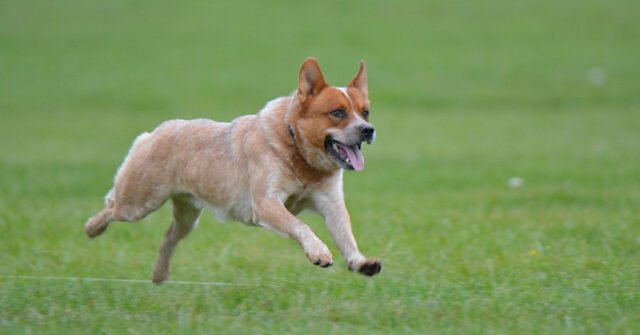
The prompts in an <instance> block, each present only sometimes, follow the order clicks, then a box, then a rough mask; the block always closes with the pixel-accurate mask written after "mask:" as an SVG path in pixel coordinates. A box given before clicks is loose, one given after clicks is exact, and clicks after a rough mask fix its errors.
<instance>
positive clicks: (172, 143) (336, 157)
mask: <svg viewBox="0 0 640 335" xmlns="http://www.w3.org/2000/svg"><path fill="white" fill-rule="evenodd" d="M374 138H375V130H374V128H373V126H372V125H371V124H370V123H369V98H368V87H367V73H366V70H365V64H364V62H363V61H360V69H359V71H358V73H357V74H356V76H355V77H354V78H353V80H351V82H350V83H349V85H347V86H346V87H333V86H330V85H329V84H328V83H327V82H326V81H325V79H324V76H323V74H322V72H321V70H320V67H319V65H318V62H317V61H316V60H315V59H314V58H308V59H307V60H305V61H304V63H303V64H302V66H301V68H300V71H299V74H298V88H297V90H295V91H294V92H293V94H292V95H291V96H287V97H280V98H277V99H275V100H272V101H270V102H268V103H267V104H266V105H265V107H264V108H263V109H262V110H260V112H259V113H258V114H255V115H246V116H241V117H238V118H236V119H234V120H233V121H231V122H230V123H221V122H215V121H212V120H208V119H197V120H190V121H185V120H171V121H166V122H164V123H162V124H161V125H159V126H158V127H157V128H156V129H155V130H153V132H151V133H142V134H141V135H139V136H138V137H137V138H136V139H135V141H134V142H133V144H132V146H131V149H130V150H129V154H128V155H127V156H126V158H125V159H124V162H123V163H122V165H121V166H120V168H119V169H118V171H117V173H116V175H115V177H114V186H113V188H112V189H111V191H109V193H108V194H107V195H106V197H105V203H106V206H105V208H104V209H103V210H102V211H100V212H99V213H98V214H96V215H95V216H94V217H92V218H90V219H89V220H88V221H87V222H86V224H85V233H86V234H87V235H88V236H89V237H96V236H98V235H100V234H102V233H103V232H104V231H105V230H106V229H107V226H108V225H109V223H110V222H112V221H126V222H136V221H138V220H141V219H142V218H144V217H145V216H147V215H148V214H149V213H151V212H153V211H155V210H156V209H158V208H160V207H161V206H162V205H163V204H164V203H165V202H166V201H167V200H169V199H170V200H171V202H172V203H173V220H172V222H171V226H170V227H169V229H168V230H167V232H166V234H165V236H164V241H163V242H162V245H161V246H160V248H159V251H158V258H157V261H156V264H155V266H154V269H153V275H152V281H153V283H156V284H161V283H162V282H163V281H165V280H166V279H167V278H169V275H170V272H171V265H170V260H171V255H172V254H173V251H174V249H175V247H176V246H177V244H178V242H179V241H180V240H181V239H182V238H184V237H185V236H187V235H188V234H189V233H190V232H191V231H192V230H193V229H194V228H195V227H196V225H197V222H198V218H199V217H200V214H201V213H202V211H203V209H205V208H206V209H209V210H211V211H212V212H213V213H214V214H215V215H216V217H217V219H218V220H219V221H228V220H233V221H240V222H242V223H245V224H248V225H258V226H262V227H264V228H267V229H269V230H272V231H274V232H276V233H278V234H280V235H282V236H284V237H288V238H291V239H293V240H294V241H296V242H297V243H298V244H299V245H300V247H302V249H303V250H304V253H305V255H306V256H307V258H308V259H309V261H311V263H313V264H315V265H318V266H320V267H328V266H331V265H333V256H332V254H331V252H330V251H329V249H328V248H327V246H326V245H325V244H324V243H323V242H322V241H321V240H320V239H319V238H318V237H317V236H316V235H315V234H314V233H313V232H312V231H311V229H310V228H309V226H307V225H306V224H305V223H304V222H302V221H300V220H299V219H298V218H297V217H296V215H297V214H298V213H299V212H300V211H302V210H304V209H309V210H312V211H315V212H317V213H319V214H320V215H321V216H322V217H323V218H324V220H325V223H326V226H327V229H328V231H329V234H330V235H331V239H332V240H333V242H334V244H335V245H336V246H337V248H338V250H339V251H340V253H341V254H342V256H343V257H344V259H345V261H346V263H347V266H348V268H349V269H350V270H351V271H357V272H359V273H361V274H364V275H367V276H373V275H375V274H377V273H379V272H380V270H381V269H382V263H381V262H380V260H378V259H376V258H366V257H365V256H363V255H362V254H361V253H360V251H359V250H358V246H357V244H356V240H355V238H354V236H353V233H352V231H351V221H350V218H349V213H348V212H347V208H346V206H345V203H344V194H343V183H342V176H343V170H357V171H360V170H362V169H363V168H364V158H363V156H362V153H361V145H362V143H363V142H367V143H368V144H371V142H372V141H373V140H374Z"/></svg>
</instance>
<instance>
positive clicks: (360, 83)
mask: <svg viewBox="0 0 640 335" xmlns="http://www.w3.org/2000/svg"><path fill="white" fill-rule="evenodd" d="M349 87H355V88H357V89H358V90H359V91H360V93H362V96H364V98H365V99H369V97H368V96H369V88H368V87H367V70H366V69H365V68H364V61H363V60H361V61H360V70H359V71H358V74H356V76H355V77H353V79H352V80H351V82H350V83H349Z"/></svg>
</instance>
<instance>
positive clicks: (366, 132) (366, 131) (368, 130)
mask: <svg viewBox="0 0 640 335" xmlns="http://www.w3.org/2000/svg"><path fill="white" fill-rule="evenodd" d="M360 132H361V133H362V136H364V138H365V139H370V138H372V137H373V133H374V132H375V130H374V129H373V127H371V126H369V125H366V126H362V127H360Z"/></svg>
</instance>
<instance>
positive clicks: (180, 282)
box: [0, 275, 242, 286]
mask: <svg viewBox="0 0 640 335" xmlns="http://www.w3.org/2000/svg"><path fill="white" fill-rule="evenodd" d="M0 278H8V279H23V280H59V281H97V282H111V283H144V284H150V283H151V280H150V279H121V278H91V277H58V276H42V277H38V276H10V275H0ZM163 284H175V285H199V286H240V285H242V284H232V283H224V282H209V281H180V280H168V281H166V282H164V283H163Z"/></svg>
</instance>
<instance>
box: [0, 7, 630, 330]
mask: <svg viewBox="0 0 640 335" xmlns="http://www.w3.org/2000/svg"><path fill="white" fill-rule="evenodd" d="M639 11H640V6H639V3H638V2H637V1H623V0H619V1H618V0H616V1H604V0H603V1H536V2H513V1H501V0H491V1H485V2H482V3H468V2H463V1H430V2H426V1H398V2H394V3H393V4H392V3H388V2H384V1H353V2H338V1H328V2H317V3H315V2H293V1H278V2H273V3H268V2H259V3H249V2H247V1H235V2H230V1H224V2H215V3H213V2H212V3H210V2H202V1H189V2H185V3H177V2H176V3H172V2H151V1H147V2H134V3H132V2H128V1H111V2H104V1H56V2H48V1H30V2H21V1H13V0H7V1H3V2H2V3H0V189H1V190H2V192H1V194H2V195H0V264H2V265H3V266H2V270H0V283H1V285H0V333H7V334H8V333H12V334H14V333H64V334H73V333H87V332H97V333H113V334H123V333H132V334H136V333H282V332H284V333H322V334H325V333H336V334H344V333H349V334H350V333H366V334H376V333H380V334H388V333H445V334H446V333H455V334H460V333H463V334H468V333H471V334H473V333H553V334H556V333H610V334H626V333H629V334H631V333H635V332H636V331H637V330H636V328H635V327H636V326H634V325H637V324H638V323H640V317H639V315H640V294H639V292H640V287H639V284H638V283H639V282H640V215H639V214H640V213H639V209H640V131H638V130H639V129H640V95H638V92H639V91H640V68H639V67H638V66H637V60H638V59H640V44H638V43H637V41H638V40H639V38H640V25H638V20H637V18H638V15H637V13H638V12H639ZM310 55H313V56H315V57H316V58H318V60H319V61H320V65H321V67H322V68H323V70H324V72H325V76H326V77H327V79H328V80H329V82H330V83H333V84H337V85H338V84H344V83H346V82H348V80H349V79H350V78H351V76H353V75H354V74H355V72H356V70H357V62H358V60H359V59H361V58H362V59H365V61H366V62H367V65H368V71H369V86H370V90H371V92H370V93H371V94H370V95H371V99H372V121H373V123H374V125H375V126H376V130H377V132H378V139H377V140H376V143H374V145H372V146H371V147H366V148H365V149H364V154H365V157H366V159H367V165H366V168H365V170H364V171H363V172H361V173H346V174H345V192H346V199H347V205H348V207H349V209H350V213H351V216H352V219H353V222H354V231H355V235H356V238H357V240H358V242H359V245H360V248H361V249H362V251H363V252H364V253H365V254H367V255H370V256H376V257H380V258H382V260H383V263H384V269H383V271H382V273H381V274H380V275H379V276H376V277H374V278H365V277H362V276H358V275H356V274H353V273H350V272H349V271H348V270H347V269H346V265H345V264H344V261H343V260H341V259H339V258H337V259H336V264H335V265H334V266H333V267H332V268H329V269H320V268H317V267H314V266H312V265H310V264H309V263H308V261H307V260H306V259H305V257H304V254H303V253H302V252H301V250H299V248H298V247H297V245H296V244H295V243H294V242H292V241H289V240H286V239H282V238H280V237H278V236H276V235H275V234H272V233H270V232H268V231H266V230H263V229H259V228H247V227H245V226H243V225H240V224H234V223H229V224H217V223H215V220H214V219H213V216H212V215H210V214H208V213H207V214H205V215H204V217H203V218H202V220H201V222H200V225H199V227H198V229H197V230H196V231H195V232H194V233H193V234H192V235H190V236H189V237H188V238H187V239H186V240H184V242H183V243H182V244H181V245H180V247H179V248H178V250H177V252H176V255H175V257H174V272H173V275H172V279H173V280H182V281H215V282H230V283H234V285H232V286H185V285H175V284H173V285H172V284H167V285H164V286H161V287H156V286H154V285H152V284H151V283H150V281H149V283H121V282H92V281H60V280H44V279H19V278H16V277H15V276H35V277H45V276H73V277H87V278H88V277H98V278H129V279H147V278H149V277H150V272H151V266H152V263H153V261H154V259H155V253H156V248H157V247H158V245H159V243H160V242H161V237H162V234H163V232H164V230H165V229H166V227H167V226H168V224H169V217H170V212H169V211H170V209H169V208H168V206H167V207H165V208H163V209H161V210H160V211H158V212H157V213H154V214H153V215H151V216H150V217H148V218H147V219H145V220H144V221H142V222H140V223H137V224H124V223H123V224H118V223H116V224H114V225H113V226H112V227H111V228H110V229H109V231H108V232H107V233H106V234H105V235H104V236H101V237H100V238H98V239H95V240H89V239H87V238H86V237H85V236H84V233H83V229H82V226H83V223H84V221H85V220H86V219H87V218H88V217H89V216H91V215H93V214H94V213H95V212H97V211H98V210H99V209H100V208H101V206H102V196H103V195H104V194H105V193H106V192H107V190H108V189H109V188H110V187H111V180H112V177H113V174H114V172H115V170H116V169H117V167H118V165H119V164H120V162H121V160H122V158H123V157H124V155H125V154H126V151H127V149H128V147H129V145H130V143H131V141H132V140H133V138H135V136H136V135H137V134H139V133H140V132H142V131H148V130H150V129H152V128H153V127H155V126H156V125H157V124H159V123H160V122H162V121H164V120H166V119H170V118H196V117H208V118H214V119H216V120H221V121H227V120H231V119H232V118H234V117H236V116H239V115H243V114H248V113H254V112H256V111H257V110H258V109H260V108H261V106H262V105H264V103H265V102H266V101H268V100H270V99H272V98H274V97H277V96H281V95H286V94H288V92H291V91H292V90H293V89H294V88H295V85H296V74H297V70H298V67H299V65H300V64H301V63H302V61H303V59H304V58H306V57H308V56H310ZM594 69H596V70H595V71H596V72H597V71H598V70H597V69H600V70H601V71H604V73H605V74H606V80H605V81H604V83H598V82H597V81H595V82H592V81H590V80H589V73H590V72H593V71H594ZM514 176H517V177H520V178H522V179H523V181H524V185H523V187H521V188H518V189H510V188H509V187H508V186H507V181H508V179H509V178H511V177H514ZM303 219H304V220H305V221H306V222H308V223H309V225H310V226H311V227H312V229H313V230H314V231H315V232H316V233H317V234H318V235H319V236H320V237H321V238H322V239H323V240H324V241H327V242H329V241H330V239H329V237H328V234H327V232H326V229H325V228H324V227H323V223H322V221H321V220H320V219H319V218H318V217H316V216H313V215H310V214H306V215H304V216H303ZM330 248H331V250H332V252H333V253H334V255H336V256H337V255H338V252H337V251H336V249H335V248H334V247H333V245H330Z"/></svg>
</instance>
